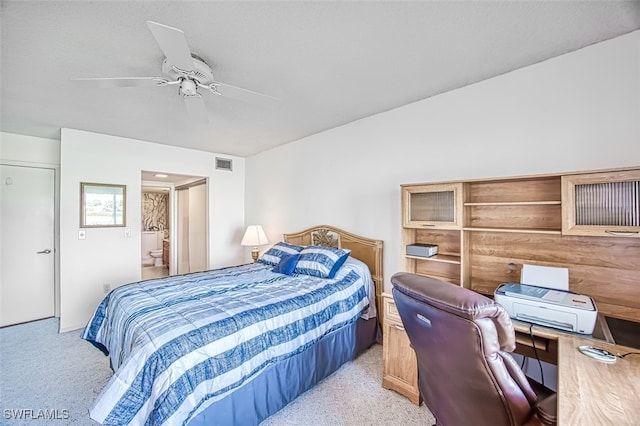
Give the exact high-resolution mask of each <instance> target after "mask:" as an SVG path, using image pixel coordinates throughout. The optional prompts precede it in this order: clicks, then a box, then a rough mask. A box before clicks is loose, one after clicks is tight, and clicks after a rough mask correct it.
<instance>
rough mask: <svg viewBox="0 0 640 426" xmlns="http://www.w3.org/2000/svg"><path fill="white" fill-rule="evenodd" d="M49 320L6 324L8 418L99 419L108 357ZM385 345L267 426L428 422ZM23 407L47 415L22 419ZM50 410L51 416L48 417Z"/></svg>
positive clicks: (4, 405) (1, 390) (3, 418)
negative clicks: (395, 380) (397, 383)
mask: <svg viewBox="0 0 640 426" xmlns="http://www.w3.org/2000/svg"><path fill="white" fill-rule="evenodd" d="M57 330H58V321H57V320H56V319H46V320H41V321H35V322H31V323H27V324H21V325H17V326H13V327H6V328H3V329H0V410H1V412H0V425H12V426H13V425H31V426H33V425H53V426H58V425H59V426H63V425H96V424H97V423H96V422H94V421H93V420H91V419H90V418H89V415H88V410H89V407H90V406H91V404H92V402H93V400H94V399H95V397H96V396H97V395H98V393H99V392H100V390H101V389H102V387H103V386H104V385H105V383H107V381H108V380H109V378H110V377H111V370H110V369H109V361H108V358H107V357H105V356H104V355H102V353H101V352H100V351H98V350H97V349H96V348H94V347H93V346H92V345H91V344H90V343H88V342H86V341H84V340H82V339H80V337H79V334H80V332H79V331H73V332H69V333H62V334H59V333H58V332H57ZM381 381H382V346H381V345H374V346H373V347H372V348H371V349H369V350H368V351H367V352H365V353H364V354H362V355H361V356H360V357H358V358H357V359H356V360H355V361H353V362H350V363H348V364H346V365H344V366H343V367H342V368H341V369H340V370H338V371H337V372H335V373H334V374H333V375H331V376H330V377H328V378H327V379H325V380H324V381H323V382H321V383H319V384H318V385H317V386H315V387H314V388H313V389H311V390H309V391H308V392H306V393H305V394H303V395H301V396H300V397H298V398H297V399H296V400H295V401H293V402H291V403H290V404H289V405H287V406H286V407H285V408H283V409H282V410H280V411H279V412H278V413H276V414H275V415H273V416H271V417H270V418H268V419H267V420H266V421H264V422H263V423H262V425H263V426H279V425H300V426H302V425H314V426H333V425H336V426H359V425H403V426H410V425H428V424H433V423H435V422H434V421H433V417H432V416H431V413H430V412H429V410H427V408H426V407H425V406H424V405H422V406H421V407H416V406H415V405H413V404H411V403H410V402H409V400H407V399H406V398H404V397H402V396H400V395H398V394H397V393H395V392H392V391H388V390H385V389H383V388H382V386H381ZM20 414H22V415H23V417H24V416H25V415H30V416H31V417H37V416H41V418H39V419H37V418H36V419H34V418H30V419H24V418H23V419H22V420H19V419H16V418H15V417H16V416H18V415H20ZM43 415H46V416H49V417H53V418H49V419H46V420H45V419H42V416H43Z"/></svg>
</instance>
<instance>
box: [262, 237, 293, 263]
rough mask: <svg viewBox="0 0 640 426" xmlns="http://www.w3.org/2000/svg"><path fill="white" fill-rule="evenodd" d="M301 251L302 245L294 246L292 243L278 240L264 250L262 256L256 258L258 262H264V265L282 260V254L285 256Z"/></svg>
mask: <svg viewBox="0 0 640 426" xmlns="http://www.w3.org/2000/svg"><path fill="white" fill-rule="evenodd" d="M300 251H302V247H300V246H296V245H294V244H289V243H284V242H282V241H281V242H279V243H277V244H275V245H274V246H273V247H271V248H270V249H269V250H267V251H266V252H264V253H263V254H262V256H260V258H259V259H258V262H260V263H264V264H266V265H277V264H278V263H280V260H282V256H286V255H288V254H298V253H300Z"/></svg>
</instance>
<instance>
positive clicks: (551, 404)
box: [536, 393, 558, 425]
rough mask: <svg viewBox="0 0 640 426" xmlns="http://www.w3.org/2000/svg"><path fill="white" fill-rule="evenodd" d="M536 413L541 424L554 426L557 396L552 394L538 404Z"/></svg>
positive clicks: (556, 414)
mask: <svg viewBox="0 0 640 426" xmlns="http://www.w3.org/2000/svg"><path fill="white" fill-rule="evenodd" d="M536 412H537V414H538V417H539V418H540V420H541V421H542V423H544V424H546V425H555V424H556V423H557V421H558V394H555V393H554V394H552V395H549V396H548V397H546V398H545V399H543V400H541V401H540V402H538V404H537V405H536Z"/></svg>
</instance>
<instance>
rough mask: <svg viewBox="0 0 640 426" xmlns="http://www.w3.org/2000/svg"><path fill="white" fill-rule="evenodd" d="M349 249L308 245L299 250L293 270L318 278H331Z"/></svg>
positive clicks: (345, 257)
mask: <svg viewBox="0 0 640 426" xmlns="http://www.w3.org/2000/svg"><path fill="white" fill-rule="evenodd" d="M350 252H351V250H345V249H337V248H333V247H320V246H308V247H305V248H303V249H302V251H301V252H300V259H298V264H297V265H296V269H295V270H294V272H296V273H298V274H305V275H311V276H314V277H320V278H333V277H335V276H336V273H337V272H338V269H340V267H341V266H342V264H343V263H344V261H345V260H347V257H349V253H350Z"/></svg>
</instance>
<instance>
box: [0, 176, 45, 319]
mask: <svg viewBox="0 0 640 426" xmlns="http://www.w3.org/2000/svg"><path fill="white" fill-rule="evenodd" d="M0 170H1V176H2V177H1V181H0V185H2V186H1V188H2V189H1V190H0V194H1V195H0V198H1V199H2V202H1V203H0V207H1V208H0V222H1V226H0V239H1V241H2V245H1V247H2V248H1V249H0V271H1V278H0V326H6V325H11V324H18V323H21V322H26V321H33V320H37V319H41V318H47V317H52V316H53V315H54V286H55V280H54V270H55V269H54V264H55V252H54V173H55V172H54V171H53V170H52V169H42V168H36V167H21V166H9V165H2V166H0Z"/></svg>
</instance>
